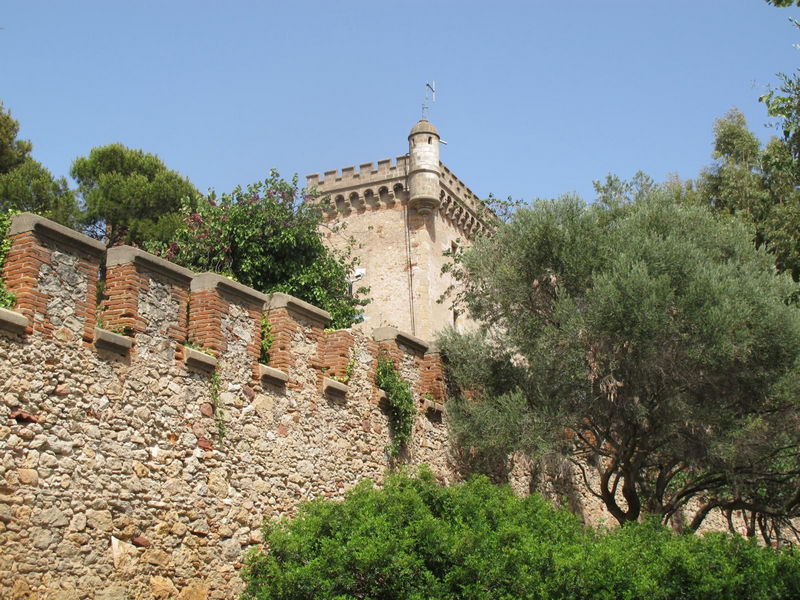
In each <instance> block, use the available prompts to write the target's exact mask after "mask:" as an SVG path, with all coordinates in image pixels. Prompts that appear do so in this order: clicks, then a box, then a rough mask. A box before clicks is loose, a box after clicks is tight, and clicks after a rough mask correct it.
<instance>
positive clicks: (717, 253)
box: [439, 186, 800, 536]
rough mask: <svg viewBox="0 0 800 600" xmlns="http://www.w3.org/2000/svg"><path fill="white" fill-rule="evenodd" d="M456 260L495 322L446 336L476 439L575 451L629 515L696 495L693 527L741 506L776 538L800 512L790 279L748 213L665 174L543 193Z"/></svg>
mask: <svg viewBox="0 0 800 600" xmlns="http://www.w3.org/2000/svg"><path fill="white" fill-rule="evenodd" d="M644 187H645V188H647V186H644ZM455 275H456V277H457V278H459V279H460V280H461V282H462V283H463V284H464V292H463V294H462V300H463V301H464V302H465V303H466V304H467V306H468V307H469V309H470V311H471V313H472V316H473V317H474V318H475V319H476V320H478V321H479V322H482V323H484V327H483V328H482V329H481V330H479V331H477V332H474V333H465V334H459V333H456V332H453V331H451V332H449V333H448V334H446V335H444V336H443V337H442V338H441V339H440V340H439V346H440V348H441V349H442V350H443V351H444V352H445V354H446V355H447V358H448V361H449V364H448V369H449V373H450V375H451V376H452V377H453V379H454V381H455V382H456V383H457V384H458V385H460V386H461V388H462V389H463V390H465V391H469V394H470V395H469V397H467V396H466V395H465V396H463V397H461V398H457V399H455V400H454V401H452V402H451V403H450V404H449V406H448V411H449V414H450V416H451V420H452V423H453V428H454V431H455V433H456V435H457V438H458V439H459V440H460V443H461V445H462V446H463V447H464V448H466V449H468V450H469V451H470V452H469V453H468V454H472V455H478V456H485V457H492V456H493V457H495V458H500V459H503V458H504V457H505V456H506V455H507V454H508V453H509V452H512V451H523V452H528V453H531V454H533V455H544V454H547V453H559V454H563V455H564V456H566V457H567V458H568V459H569V460H571V461H572V462H573V464H574V466H575V468H576V469H577V470H578V473H581V472H583V473H584V475H586V481H585V483H586V486H587V489H588V490H589V491H590V492H591V493H593V494H595V495H596V496H597V497H598V498H599V499H601V500H602V501H603V502H604V504H605V505H606V507H607V508H608V510H609V511H610V513H611V514H612V515H613V516H614V517H615V518H616V519H617V520H618V521H619V522H620V523H625V522H628V521H634V520H637V519H639V518H640V516H641V515H642V513H643V512H645V513H652V514H657V515H660V516H661V517H662V519H664V520H665V521H666V520H669V519H670V518H671V517H673V516H674V515H676V514H678V513H679V512H680V511H681V509H682V508H683V507H685V506H686V505H687V503H688V502H689V501H691V500H692V499H697V500H698V501H699V502H700V505H701V510H700V511H699V512H698V513H697V516H696V518H695V520H694V521H693V522H692V523H691V526H692V527H697V526H699V525H700V523H701V522H702V520H703V518H704V517H705V515H706V511H708V510H710V509H712V508H715V507H717V508H721V509H723V510H726V511H733V510H740V509H741V510H747V511H751V512H752V513H753V514H758V515H761V516H763V517H765V518H767V519H768V520H769V524H768V525H766V524H765V528H766V529H768V530H769V534H770V535H773V536H778V535H779V534H780V530H781V529H780V528H781V527H790V525H789V524H788V522H787V521H785V519H783V518H784V517H788V516H797V515H798V514H800V512H799V509H800V495H798V493H797V492H798V483H800V427H798V425H799V424H800V410H798V406H797V403H798V397H800V373H799V372H798V358H800V313H798V311H797V310H796V309H795V308H794V307H790V306H787V305H786V303H785V299H786V297H787V296H788V295H789V294H790V292H791V291H792V289H793V286H794V284H793V282H792V280H791V278H790V277H789V276H788V275H782V276H778V275H776V274H775V270H774V267H773V265H772V260H771V257H770V256H769V255H768V254H766V253H765V252H764V251H763V250H757V249H756V248H755V247H754V246H753V244H752V242H751V236H750V234H749V232H748V230H747V229H746V228H745V227H744V226H743V225H742V224H740V223H739V222H738V221H737V220H736V219H733V218H731V217H724V216H723V217H718V216H715V215H713V214H712V213H711V212H709V211H708V210H707V209H704V208H703V207H700V206H692V205H679V204H676V203H674V202H672V201H671V200H670V199H669V198H667V197H666V195H665V194H663V193H662V192H661V191H660V190H658V189H657V188H651V189H649V191H647V192H646V193H644V196H643V198H642V199H640V200H639V201H638V202H635V201H634V202H616V203H611V204H604V203H597V204H595V205H593V206H587V205H585V204H584V203H582V202H581V201H579V200H576V199H574V198H569V197H568V198H563V199H561V200H559V201H554V202H538V203H536V204H535V205H533V206H532V207H531V208H530V209H525V210H520V211H518V212H517V213H516V214H515V216H514V217H513V218H512V220H511V221H510V222H509V223H507V224H505V225H504V226H502V227H501V228H500V230H499V231H498V232H497V234H496V235H495V236H493V237H492V238H491V239H483V240H480V241H478V243H477V244H476V245H475V246H474V247H473V248H472V249H471V250H468V251H467V252H466V253H465V254H464V255H463V257H462V259H461V263H460V265H458V267H457V268H456V269H455ZM589 470H596V471H597V473H596V478H594V479H593V478H592V477H589V476H588V475H589V473H588V471H589Z"/></svg>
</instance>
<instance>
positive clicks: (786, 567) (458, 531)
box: [242, 471, 800, 600]
mask: <svg viewBox="0 0 800 600" xmlns="http://www.w3.org/2000/svg"><path fill="white" fill-rule="evenodd" d="M264 539H265V542H266V544H265V545H266V546H267V547H268V550H265V551H258V552H253V553H251V554H250V555H249V556H248V559H247V564H246V567H245V569H244V570H243V571H242V577H243V578H244V580H245V583H246V586H247V587H246V590H245V592H244V595H243V598H245V599H263V600H266V599H274V600H289V599H292V600H300V599H318V600H321V599H326V598H337V599H341V600H344V599H350V598H370V599H380V598H385V599H392V600H395V599H397V600H402V599H406V598H408V599H411V598H414V599H420V600H422V599H428V598H435V599H440V600H443V599H447V598H454V599H455V598H458V599H464V600H466V599H475V600H477V599H484V598H485V599H493V600H494V599H497V598H509V599H510V598H530V599H535V598H541V599H548V600H555V599H559V598H609V599H611V598H637V599H640V600H648V599H653V600H656V599H658V600H663V599H664V598H704V599H722V598H731V599H734V598H735V599H738V598H773V599H778V598H796V597H798V594H800V561H799V560H798V556H797V554H796V553H792V552H791V551H782V552H777V551H774V550H771V549H769V548H766V549H765V548H760V547H758V545H756V544H755V543H753V542H752V541H751V542H748V541H746V540H744V539H742V538H740V537H737V536H731V535H728V534H711V535H707V536H705V537H699V536H692V535H678V534H675V533H673V532H671V531H669V530H667V529H666V528H664V527H662V526H660V525H658V524H655V523H652V522H650V523H644V524H638V523H631V524H628V525H626V526H625V527H622V528H617V529H615V530H613V531H599V532H598V531H594V530H592V529H584V528H583V527H582V526H581V524H580V523H579V522H578V521H577V519H576V518H575V517H573V516H572V515H570V514H568V513H566V512H563V511H556V510H554V509H553V508H552V507H551V505H550V504H549V503H548V502H546V501H545V500H543V499H542V498H541V497H540V496H538V495H533V496H530V497H528V498H524V499H520V498H517V497H516V496H514V495H513V494H512V493H511V492H510V491H509V490H508V489H507V488H505V487H499V486H495V485H493V484H491V483H490V482H489V481H488V480H487V479H486V478H481V477H477V478H474V479H472V480H471V481H469V482H468V483H466V484H463V485H458V486H453V487H441V486H439V485H438V484H437V483H436V481H435V479H434V478H433V476H432V475H431V474H430V473H429V472H427V471H423V472H422V473H421V474H420V475H419V476H418V477H414V478H412V477H408V476H405V475H395V476H391V477H390V478H389V479H388V481H387V482H386V484H385V487H384V489H383V490H378V489H375V488H374V487H373V486H372V485H371V484H370V482H368V481H367V482H363V483H362V484H360V485H359V486H358V487H356V488H355V489H354V490H353V491H351V492H350V493H349V494H348V495H347V498H346V499H345V500H344V501H343V502H331V501H328V500H323V499H319V500H316V501H314V502H311V503H308V504H305V505H303V506H301V508H300V510H299V514H298V515H297V517H295V518H294V519H284V520H282V521H279V522H269V523H267V524H266V525H265V527H264Z"/></svg>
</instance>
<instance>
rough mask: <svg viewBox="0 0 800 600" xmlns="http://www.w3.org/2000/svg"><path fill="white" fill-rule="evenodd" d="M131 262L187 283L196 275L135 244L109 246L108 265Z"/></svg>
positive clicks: (113, 265)
mask: <svg viewBox="0 0 800 600" xmlns="http://www.w3.org/2000/svg"><path fill="white" fill-rule="evenodd" d="M131 263H133V264H134V265H141V266H143V267H145V268H147V269H151V270H153V271H156V272H158V273H161V274H162V275H167V276H169V277H172V278H174V279H178V280H180V281H185V282H186V283H188V282H189V281H190V280H191V279H192V278H193V277H194V272H193V271H190V270H189V269H186V268H184V267H181V266H179V265H176V264H175V263H171V262H169V261H168V260H165V259H163V258H160V257H158V256H155V255H153V254H150V253H149V252H145V251H144V250H139V249H138V248H134V247H133V246H116V247H114V248H109V250H108V254H107V258H106V266H107V267H109V268H111V267H116V266H119V265H128V264H131Z"/></svg>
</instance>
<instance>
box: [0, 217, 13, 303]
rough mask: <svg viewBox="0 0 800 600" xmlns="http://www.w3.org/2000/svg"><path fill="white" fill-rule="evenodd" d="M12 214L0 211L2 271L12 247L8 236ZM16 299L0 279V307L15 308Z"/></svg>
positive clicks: (0, 264)
mask: <svg viewBox="0 0 800 600" xmlns="http://www.w3.org/2000/svg"><path fill="white" fill-rule="evenodd" d="M12 215H13V213H2V212H0V272H1V271H2V269H3V265H4V264H5V262H6V256H7V255H8V251H9V249H10V248H11V238H8V237H6V236H7V235H8V228H9V227H10V226H11V217H12ZM16 301H17V297H16V296H15V295H14V294H12V293H11V292H9V291H8V290H7V289H6V287H5V285H4V284H3V280H2V279H0V307H2V308H14V304H15V303H16Z"/></svg>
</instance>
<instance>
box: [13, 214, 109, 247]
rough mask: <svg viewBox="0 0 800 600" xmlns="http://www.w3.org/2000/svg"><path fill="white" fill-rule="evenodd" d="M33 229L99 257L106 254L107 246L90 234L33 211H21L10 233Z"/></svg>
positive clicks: (35, 232) (46, 236)
mask: <svg viewBox="0 0 800 600" xmlns="http://www.w3.org/2000/svg"><path fill="white" fill-rule="evenodd" d="M29 231H32V232H33V233H34V234H36V235H37V236H40V237H45V238H48V239H50V240H53V241H55V242H59V243H62V244H67V245H70V246H73V247H77V248H78V249H80V250H83V251H85V252H88V253H89V254H93V255H95V256H98V257H102V256H103V254H105V251H106V246H105V244H104V243H103V242H100V241H98V240H96V239H94V238H90V237H89V236H88V235H83V234H82V233H78V232H77V231H74V230H73V229H70V228H69V227H66V226H64V225H60V224H58V223H54V222H53V221H51V220H49V219H45V218H44V217H40V216H38V215H34V214H31V213H19V214H18V215H14V216H13V217H12V219H11V227H9V228H8V235H17V234H19V233H26V232H29Z"/></svg>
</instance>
